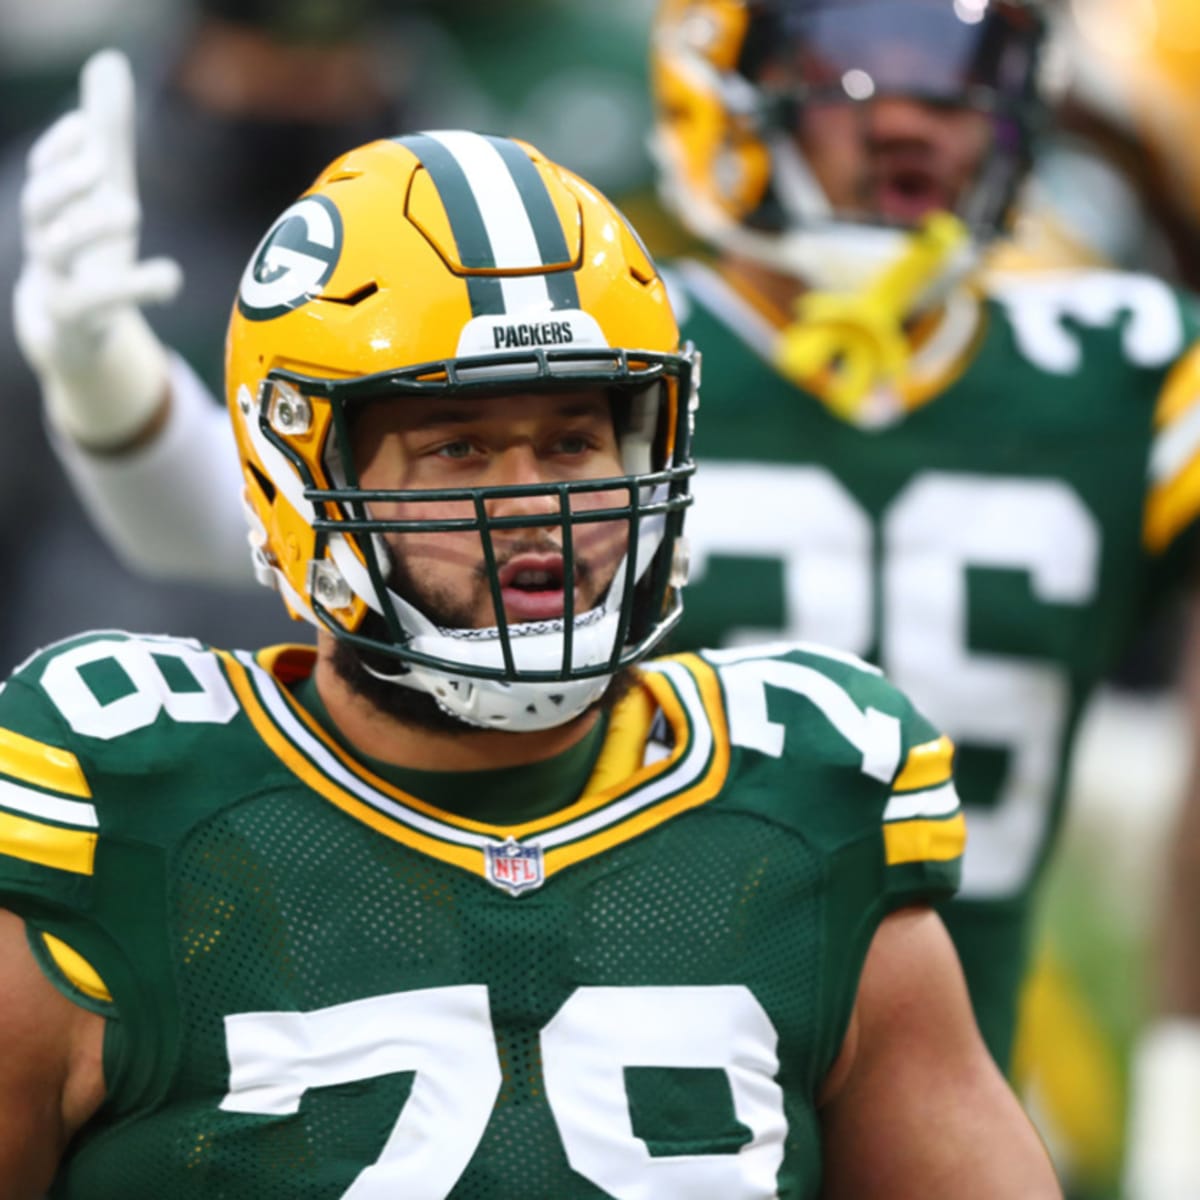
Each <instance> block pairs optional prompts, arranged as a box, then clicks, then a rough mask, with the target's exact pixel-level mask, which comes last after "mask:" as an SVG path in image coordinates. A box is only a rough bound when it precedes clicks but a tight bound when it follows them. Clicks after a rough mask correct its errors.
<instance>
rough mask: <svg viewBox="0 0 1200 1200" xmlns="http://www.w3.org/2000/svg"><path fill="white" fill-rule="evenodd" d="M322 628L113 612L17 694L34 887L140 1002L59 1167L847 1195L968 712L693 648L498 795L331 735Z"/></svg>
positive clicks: (70, 946)
mask: <svg viewBox="0 0 1200 1200" xmlns="http://www.w3.org/2000/svg"><path fill="white" fill-rule="evenodd" d="M313 658H314V654H313V651H312V650H309V649H305V648H299V647H290V648H276V649H275V650H272V651H266V652H263V653H261V654H259V655H257V656H253V655H250V654H247V653H236V654H227V653H218V652H214V651H212V650H210V649H208V648H205V647H203V646H201V645H199V644H198V643H195V642H186V641H180V640H174V639H169V638H149V637H136V636H133V635H128V634H122V633H114V632H103V633H96V634H90V635H86V636H83V637H80V638H77V639H73V640H71V641H68V642H64V643H60V644H59V645H57V646H55V647H51V648H50V649H49V650H46V651H43V652H41V653H39V654H38V655H36V656H34V657H33V658H32V659H31V660H29V661H28V662H27V663H26V664H24V665H23V666H22V667H21V668H20V669H19V671H18V672H17V674H16V675H15V676H14V677H13V678H12V679H11V680H10V681H9V682H8V683H7V684H6V685H5V687H4V689H3V691H2V692H0V775H2V778H0V903H2V904H3V905H4V906H5V907H8V908H11V909H12V910H14V911H15V912H17V913H19V914H20V915H21V916H23V917H24V918H25V920H26V923H27V927H28V928H29V930H30V941H31V945H33V946H34V948H35V952H36V953H37V954H38V957H39V960H40V961H41V962H42V963H43V965H44V967H45V970H46V972H47V974H48V975H49V977H50V978H51V979H53V980H54V981H55V982H56V984H57V985H58V986H59V987H61V988H62V989H63V990H65V991H66V992H67V993H68V994H70V995H72V996H73V997H74V998H75V999H76V1000H77V1001H78V1002H80V1003H83V1004H87V1005H91V1006H94V1007H96V1008H97V1009H98V1010H99V1011H101V1012H103V1013H105V1014H106V1015H107V1016H108V1017H109V1018H110V1019H109V1021H108V1023H107V1026H106V1030H107V1032H106V1037H105V1047H104V1065H105V1077H106V1080H107V1083H108V1096H107V1099H106V1101H105V1103H104V1105H103V1106H102V1108H101V1109H100V1111H99V1113H98V1115H97V1116H96V1117H95V1118H94V1119H93V1120H92V1121H91V1122H89V1124H88V1125H87V1126H86V1127H85V1128H84V1130H83V1131H82V1133H81V1134H80V1136H79V1137H77V1138H76V1139H75V1141H74V1142H73V1143H72V1145H71V1147H70V1149H69V1153H68V1156H67V1158H66V1160H65V1162H64V1163H63V1165H62V1168H61V1171H60V1174H59V1178H58V1180H57V1181H56V1184H55V1187H54V1191H53V1195H54V1196H56V1197H79V1198H81V1200H82V1198H84V1197H86V1200H109V1198H111V1200H118V1198H119V1200H127V1198H128V1197H131V1196H137V1197H143V1196H160V1195H170V1196H172V1197H173V1200H212V1198H213V1197H226V1198H229V1200H239V1198H241V1197H245V1198H247V1200H272V1198H279V1200H283V1198H285V1197H286V1198H287V1200H295V1198H297V1197H310V1198H312V1200H326V1198H328V1200H335V1198H337V1197H353V1198H354V1200H372V1198H374V1197H379V1198H380V1200H382V1198H383V1197H388V1198H389V1200H390V1198H391V1197H395V1196H422V1197H430V1198H432V1197H440V1196H453V1197H459V1198H477V1200H483V1198H484V1197H486V1198H487V1200H502V1198H503V1197H510V1196H511V1197H518V1196H519V1197H525V1196H554V1197H601V1196H616V1197H645V1198H652V1197H678V1198H679V1200H703V1198H704V1197H710V1198H712V1200H718V1198H719V1200H736V1198H738V1197H768V1196H775V1195H786V1196H790V1197H811V1196H816V1195H817V1194H818V1192H819V1188H820V1176H821V1162H820V1149H819V1130H818V1114H817V1111H816V1097H817V1095H818V1093H819V1090H820V1088H821V1084H822V1080H823V1078H824V1077H825V1075H826V1074H827V1072H828V1070H829V1067H830V1065H831V1064H832V1062H833V1060H834V1058H835V1057H836V1055H837V1053H838V1050H839V1047H840V1044H841V1042H842V1039H843V1036H844V1032H845V1029H846V1026H847V1022H848V1020H849V1016H850V1012H851V1010H852V1006H853V1002H854V997H855V994H856V989H857V983H858V978H859V975H860V972H861V968H862V963H863V959H864V956H865V953H866V950H867V946H868V944H869V941H870V939H871V937H872V936H873V933H874V930H875V929H876V927H877V926H878V924H879V922H880V920H881V919H882V918H883V917H884V916H885V914H886V913H887V912H889V911H890V910H892V909H894V908H896V907H897V906H900V905H904V904H910V903H920V902H932V901H937V900H940V899H942V898H944V897H946V896H947V895H949V894H950V893H951V892H952V891H953V888H954V887H955V886H956V883H957V874H958V865H959V859H960V855H961V850H962V841H963V837H964V828H963V821H962V815H961V813H960V811H959V808H958V801H957V796H956V793H955V789H954V783H953V779H952V777H951V765H950V764H951V756H952V748H951V746H950V743H949V741H948V740H947V739H946V738H945V737H943V736H941V735H939V733H938V732H937V731H936V730H935V729H934V727H933V726H931V725H930V724H929V723H928V722H927V721H926V720H925V718H924V717H922V716H920V715H919V714H918V713H917V712H916V711H915V710H914V709H913V708H912V706H911V705H910V704H909V703H908V701H907V700H906V699H905V698H904V697H903V696H902V695H901V694H900V693H899V692H898V691H896V690H895V689H894V688H893V687H892V686H891V685H890V684H889V683H887V682H886V681H885V680H884V679H883V677H882V676H881V675H880V674H879V673H878V672H877V671H876V670H875V669H874V668H870V667H867V666H865V665H864V664H862V663H860V662H858V661H857V660H855V659H853V658H852V657H851V656H848V655H841V654H837V653H833V654H830V653H824V652H820V651H817V650H811V649H804V648H793V649H791V650H789V651H787V652H783V653H779V652H775V651H773V650H772V649H771V648H769V647H768V648H761V649H750V650H743V651H726V652H715V653H711V654H706V655H703V656H699V655H683V656H680V657H679V658H676V659H662V660H658V661H655V662H653V663H650V664H648V665H646V666H645V667H643V668H642V669H641V670H640V671H639V673H638V677H637V683H636V685H635V686H634V687H633V688H632V690H631V691H630V692H629V694H628V695H627V696H626V697H625V698H623V699H622V700H621V701H620V703H619V705H618V707H617V708H616V710H615V711H614V713H613V715H612V718H611V720H610V721H609V724H608V729H607V732H606V734H605V740H604V744H603V747H602V748H601V750H600V753H599V757H598V759H597V760H596V765H595V767H594V768H593V771H592V776H591V779H590V780H589V782H588V785H587V786H586V787H585V789H584V791H583V793H582V794H581V796H580V797H579V799H578V800H576V801H575V802H574V803H572V804H570V805H568V806H567V807H566V808H564V809H562V810H561V811H558V812H556V813H553V814H550V815H547V816H542V817H540V818H537V819H535V820H529V821H526V822H524V823H523V824H520V825H509V826H496V825H487V824H484V823H482V822H479V821H475V820H471V819H467V818H465V817H461V816H455V815H453V814H451V813H448V812H446V811H444V810H440V809H437V808H435V807H433V806H432V805H431V804H429V803H427V802H425V801H422V800H421V799H419V798H417V797H414V796H411V795H407V794H405V793H404V792H402V791H400V790H399V789H398V788H396V787H395V786H393V785H392V784H389V783H388V782H387V781H386V780H384V779H381V778H379V777H378V776H375V775H372V774H371V773H370V772H369V771H367V770H366V769H365V768H364V767H363V766H362V764H360V763H358V762H356V760H355V759H354V758H353V757H352V756H351V755H350V754H349V753H347V752H346V751H345V750H344V749H343V748H341V747H340V746H339V745H338V743H337V742H336V741H335V740H333V739H331V738H330V736H329V735H328V733H326V732H325V731H324V730H323V728H322V726H321V724H320V723H318V722H317V721H316V720H314V719H313V717H312V716H311V715H310V714H309V713H308V711H307V710H306V709H305V708H304V707H303V706H302V705H300V704H299V703H298V702H297V700H296V698H295V697H294V696H293V695H292V694H291V692H290V691H289V690H288V687H287V686H286V685H287V683H288V681H291V682H295V681H296V680H298V679H302V678H304V677H305V676H306V675H307V673H308V672H309V671H310V670H311V667H312V663H313ZM468 783H469V781H468Z"/></svg>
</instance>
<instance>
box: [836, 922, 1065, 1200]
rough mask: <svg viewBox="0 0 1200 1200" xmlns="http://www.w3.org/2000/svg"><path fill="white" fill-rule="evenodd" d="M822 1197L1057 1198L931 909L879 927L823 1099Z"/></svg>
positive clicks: (909, 1199) (935, 1199) (915, 1199)
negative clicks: (979, 1024) (983, 1033)
mask: <svg viewBox="0 0 1200 1200" xmlns="http://www.w3.org/2000/svg"><path fill="white" fill-rule="evenodd" d="M822 1116H823V1121H822V1129H823V1139H824V1153H825V1186H824V1190H823V1192H822V1196H823V1197H824V1198H825V1200H874V1198H878V1200H939V1198H942V1197H946V1198H951V1197H960V1196H970V1197H971V1198H972V1200H1010V1198H1011V1200H1042V1198H1049V1197H1060V1196H1061V1195H1062V1193H1061V1190H1060V1189H1059V1186H1058V1184H1057V1182H1056V1180H1055V1176H1054V1170H1053V1168H1052V1166H1051V1164H1050V1160H1049V1157H1048V1156H1047V1154H1046V1151H1045V1148H1044V1147H1043V1146H1042V1143H1041V1141H1040V1140H1039V1138H1038V1135H1037V1133H1036V1132H1035V1131H1034V1129H1033V1126H1032V1125H1031V1124H1030V1123H1029V1120H1028V1118H1027V1117H1026V1116H1025V1114H1024V1112H1022V1110H1021V1107H1020V1105H1019V1104H1018V1103H1017V1099H1016V1097H1015V1096H1014V1095H1013V1093H1012V1091H1011V1090H1010V1089H1009V1087H1008V1085H1007V1083H1006V1082H1005V1081H1004V1078H1003V1076H1002V1075H1001V1074H1000V1072H999V1070H998V1069H997V1067H996V1065H995V1063H994V1062H993V1061H992V1058H991V1056H990V1055H989V1054H988V1052H987V1049H986V1047H985V1046H984V1043H983V1039H982V1038H981V1036H980V1034H979V1030H978V1028H977V1026H976V1024H975V1018H974V1015H973V1014H972V1011H971V1005H970V1001H969V999H968V997H967V989H966V984H965V983H964V981H963V976H962V969H961V967H960V966H959V963H958V958H957V957H956V955H955V953H954V948H953V946H952V945H951V942H950V938H949V935H948V934H947V933H946V930H945V927H944V926H943V925H942V923H941V921H940V919H939V918H938V917H937V915H936V914H935V913H934V912H933V911H932V910H931V909H928V908H905V909H901V910H899V911H897V912H894V913H892V914H891V915H890V916H888V917H887V918H886V919H885V920H884V921H883V922H882V924H881V925H880V927H879V929H878V931H877V933H876V935H875V938H874V940H873V942H872V943H871V948H870V950H869V952H868V954H867V958H866V962H865V964H864V967H863V972H862V977H861V979H860V982H859V987H858V996H857V999H856V1002H855V1006H854V1012H853V1015H852V1017H851V1021H850V1026H849V1029H848V1032H847V1034H846V1039H845V1042H844V1044H843V1047H842V1052H841V1055H840V1056H839V1058H838V1060H837V1062H836V1063H835V1064H834V1067H833V1069H832V1071H831V1073H830V1076H829V1079H828V1081H827V1084H826V1089H825V1095H824V1097H823V1104H822Z"/></svg>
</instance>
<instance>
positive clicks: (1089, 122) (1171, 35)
mask: <svg viewBox="0 0 1200 1200" xmlns="http://www.w3.org/2000/svg"><path fill="white" fill-rule="evenodd" d="M1067 13H1068V17H1069V20H1068V21H1067V22H1064V36H1063V39H1062V42H1063V46H1064V48H1065V57H1066V60H1067V64H1068V82H1069V91H1068V101H1069V103H1070V104H1071V105H1072V108H1073V111H1072V112H1071V117H1072V119H1073V126H1074V131H1075V132H1077V133H1082V134H1083V135H1084V136H1085V137H1086V138H1089V139H1090V140H1091V141H1093V142H1094V143H1098V148H1099V150H1100V152H1101V153H1104V152H1105V151H1106V150H1110V149H1111V150H1115V151H1116V154H1115V156H1114V157H1115V159H1116V161H1117V164H1118V165H1119V166H1120V167H1121V168H1122V169H1123V170H1124V172H1125V173H1126V174H1127V176H1128V177H1129V178H1130V179H1131V181H1132V183H1133V184H1134V185H1135V186H1136V187H1137V188H1138V189H1139V190H1140V191H1141V192H1142V195H1143V198H1144V199H1145V200H1146V201H1147V202H1148V207H1149V208H1150V209H1151V215H1152V217H1153V218H1154V219H1156V220H1160V221H1161V220H1162V219H1163V218H1164V217H1165V218H1166V219H1167V221H1168V222H1172V221H1178V222H1179V225H1180V228H1179V229H1178V230H1175V229H1172V228H1168V229H1166V230H1165V231H1164V232H1166V233H1167V234H1168V236H1169V237H1170V238H1171V240H1172V242H1173V243H1175V245H1174V250H1175V253H1176V255H1177V256H1178V257H1180V258H1181V259H1183V260H1186V261H1185V262H1184V263H1183V264H1182V265H1183V266H1184V267H1186V268H1187V269H1188V270H1189V272H1190V276H1191V278H1193V279H1195V278H1196V275H1197V269H1198V268H1197V259H1198V258H1200V252H1198V251H1197V243H1198V239H1197V236H1196V233H1197V228H1198V227H1200V139H1198V138H1197V136H1196V118H1197V114H1198V113H1200V5H1198V4H1197V3H1196V0H1086V2H1085V0H1072V3H1071V4H1070V5H1069V6H1068V10H1067ZM1083 114H1086V116H1085V119H1084V120H1083V121H1082V122H1080V121H1079V120H1078V119H1077V118H1078V117H1080V116H1081V115H1083ZM1067 199H1068V203H1067V205H1066V206H1065V207H1067V208H1068V210H1070V207H1071V206H1070V204H1069V200H1070V198H1069V197H1068V198H1067ZM1084 199H1085V201H1086V199H1088V197H1085V198H1084ZM1091 199H1092V203H1093V204H1097V205H1098V204H1099V202H1098V201H1097V200H1096V199H1095V198H1094V197H1092V198H1091ZM1142 265H1144V264H1142ZM1155 265H1156V266H1158V265H1161V264H1155Z"/></svg>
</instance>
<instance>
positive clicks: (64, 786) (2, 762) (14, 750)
mask: <svg viewBox="0 0 1200 1200" xmlns="http://www.w3.org/2000/svg"><path fill="white" fill-rule="evenodd" d="M0 772H3V773H4V774H5V775H9V776H11V777H12V778H13V779H19V780H20V781H21V782H22V783H29V784H33V786H34V787H39V788H49V789H50V790H51V791H54V792H65V793H66V794H67V795H68V796H83V797H85V798H90V796H91V794H92V789H91V788H90V787H88V782H87V780H86V779H85V778H84V775H83V769H82V768H81V767H80V765H79V759H77V758H76V757H75V755H73V754H71V753H70V752H69V751H67V750H62V749H60V748H59V747H58V746H47V745H46V744H45V743H44V742H35V741H34V740H33V738H27V737H25V736H24V735H23V734H20V733H14V732H13V731H12V730H11V729H0Z"/></svg>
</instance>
